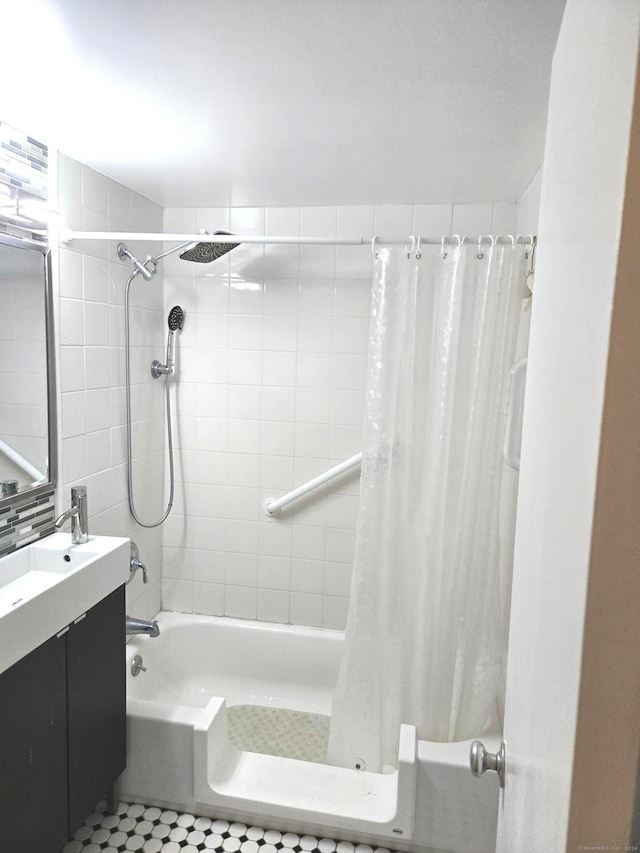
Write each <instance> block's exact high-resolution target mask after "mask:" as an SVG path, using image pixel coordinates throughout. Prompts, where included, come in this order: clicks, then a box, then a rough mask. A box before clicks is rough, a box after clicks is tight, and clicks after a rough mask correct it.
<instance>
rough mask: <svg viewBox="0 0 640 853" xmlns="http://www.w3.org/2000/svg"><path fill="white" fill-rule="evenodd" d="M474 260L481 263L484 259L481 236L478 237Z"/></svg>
mask: <svg viewBox="0 0 640 853" xmlns="http://www.w3.org/2000/svg"><path fill="white" fill-rule="evenodd" d="M476 258H477V259H478V260H479V261H481V260H482V259H483V258H484V252H483V251H482V234H480V235H479V236H478V254H477V255H476Z"/></svg>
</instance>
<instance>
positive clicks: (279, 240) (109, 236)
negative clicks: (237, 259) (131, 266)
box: [60, 229, 535, 247]
mask: <svg viewBox="0 0 640 853" xmlns="http://www.w3.org/2000/svg"><path fill="white" fill-rule="evenodd" d="M60 239H61V241H62V242H63V243H70V242H72V241H74V240H114V241H115V240H118V241H120V240H126V241H128V242H130V243H131V242H136V241H145V242H157V243H159V242H164V241H167V242H178V243H179V242H193V243H259V244H266V243H275V244H295V245H309V246H372V245H373V243H374V241H375V242H376V243H382V244H386V245H397V246H403V245H405V244H409V243H411V244H412V247H413V246H415V244H416V243H418V245H423V246H427V245H429V246H441V245H442V244H443V243H460V242H464V243H469V244H471V245H474V244H475V245H478V244H483V245H486V244H490V243H493V242H496V243H500V244H510V243H519V244H521V245H529V244H533V243H535V237H534V236H533V235H531V234H529V235H526V236H514V237H511V236H507V237H492V236H485V235H479V236H476V237H466V236H465V237H460V236H458V235H457V234H453V235H452V236H444V237H418V236H410V237H404V238H400V237H377V236H376V237H277V236H264V235H263V236H256V235H254V234H246V235H241V234H175V233H167V234H163V233H140V232H134V231H72V230H69V229H65V230H63V231H61V233H60Z"/></svg>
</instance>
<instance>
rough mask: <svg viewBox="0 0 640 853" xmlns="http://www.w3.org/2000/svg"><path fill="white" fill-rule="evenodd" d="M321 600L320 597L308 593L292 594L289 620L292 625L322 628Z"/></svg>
mask: <svg viewBox="0 0 640 853" xmlns="http://www.w3.org/2000/svg"><path fill="white" fill-rule="evenodd" d="M322 610H323V600H322V596H321V595H314V594H313V593H309V592H292V593H291V603H290V617H289V618H290V619H291V624H292V625H307V626H310V627H321V626H322Z"/></svg>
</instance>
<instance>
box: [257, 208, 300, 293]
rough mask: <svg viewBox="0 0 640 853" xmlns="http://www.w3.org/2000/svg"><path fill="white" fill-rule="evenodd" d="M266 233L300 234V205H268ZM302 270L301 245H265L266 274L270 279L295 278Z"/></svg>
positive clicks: (289, 235)
mask: <svg viewBox="0 0 640 853" xmlns="http://www.w3.org/2000/svg"><path fill="white" fill-rule="evenodd" d="M265 233H266V234H268V235H270V236H277V237H295V236H297V235H298V234H300V208H299V207H268V208H267V209H266V211H265ZM299 270H300V246H298V245H281V244H270V245H266V246H265V247H264V275H265V277H266V278H268V279H274V278H280V277H283V278H287V279H295V278H297V277H298V273H299Z"/></svg>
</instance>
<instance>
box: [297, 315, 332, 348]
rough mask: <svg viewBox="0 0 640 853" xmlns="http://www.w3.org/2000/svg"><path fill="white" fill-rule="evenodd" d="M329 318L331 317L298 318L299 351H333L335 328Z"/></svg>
mask: <svg viewBox="0 0 640 853" xmlns="http://www.w3.org/2000/svg"><path fill="white" fill-rule="evenodd" d="M329 319H330V318H329V317H326V318H318V317H300V318H299V319H298V345H297V349H298V352H299V353H304V352H321V353H325V352H330V351H331V342H332V337H333V329H332V327H331V323H329V322H327V321H328V320H329ZM323 321H324V322H323Z"/></svg>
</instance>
